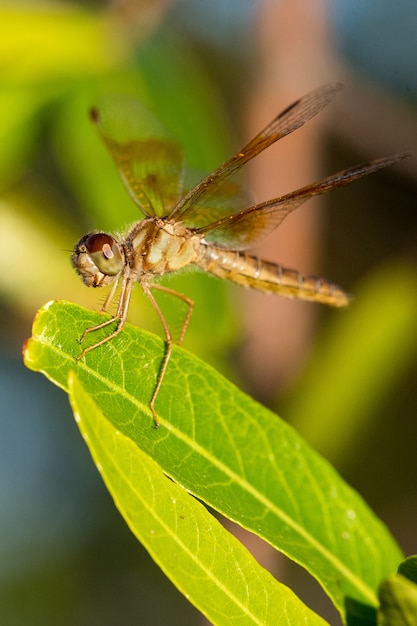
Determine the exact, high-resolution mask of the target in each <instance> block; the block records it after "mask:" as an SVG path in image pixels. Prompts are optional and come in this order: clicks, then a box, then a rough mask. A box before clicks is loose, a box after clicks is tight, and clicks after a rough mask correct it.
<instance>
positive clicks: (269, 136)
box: [170, 84, 341, 221]
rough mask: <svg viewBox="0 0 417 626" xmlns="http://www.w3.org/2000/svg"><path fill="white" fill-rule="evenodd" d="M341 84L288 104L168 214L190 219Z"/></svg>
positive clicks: (317, 90) (319, 90)
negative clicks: (219, 190)
mask: <svg viewBox="0 0 417 626" xmlns="http://www.w3.org/2000/svg"><path fill="white" fill-rule="evenodd" d="M340 88H341V85H340V84H335V85H324V86H323V87H319V88H318V89H316V90H314V91H312V92H310V93H309V94H307V95H306V96H304V97H302V98H300V99H299V100H297V101H296V102H294V103H293V104H292V105H291V106H289V107H287V108H286V109H285V110H284V111H282V113H280V114H279V115H278V116H277V117H276V118H275V119H274V120H272V122H271V123H270V124H268V126H266V127H265V128H264V129H263V130H262V131H261V132H260V133H258V134H257V135H256V137H254V138H253V139H252V140H251V141H250V142H249V143H248V144H246V146H244V147H243V148H242V149H241V150H240V151H239V152H238V153H237V154H235V156H233V157H231V158H230V159H228V160H227V161H225V162H224V163H223V164H222V165H220V167H218V168H217V169H216V170H214V172H212V173H211V174H209V175H208V176H207V177H206V178H205V179H204V180H202V181H201V182H200V183H199V184H198V185H196V186H195V187H194V188H193V189H191V190H190V191H189V192H188V193H187V194H186V195H185V196H184V198H183V199H182V200H180V202H179V203H178V204H177V206H176V207H175V208H174V210H173V211H172V213H171V214H170V218H176V219H178V220H180V219H181V220H182V219H184V220H185V219H186V220H187V221H193V215H194V213H198V211H199V210H200V208H199V205H200V204H201V202H202V201H203V200H207V198H209V197H210V196H211V195H212V194H213V193H214V192H216V190H217V189H218V188H219V187H220V186H221V185H223V184H224V183H225V182H226V181H227V180H229V178H230V177H231V176H233V174H235V173H236V172H237V171H238V170H240V169H241V167H242V166H243V165H245V163H247V162H248V161H250V160H251V159H253V158H254V157H255V156H256V155H257V154H259V153H260V152H262V151H263V150H265V149H266V148H268V147H269V146H270V145H272V144H273V143H275V142H276V141H278V140H279V139H282V138H283V137H285V136H286V135H289V134H290V133H292V132H294V131H295V130H297V128H300V126H302V125H303V124H305V123H306V122H307V121H308V120H310V119H311V118H312V117H314V116H315V115H317V113H319V111H321V110H322V109H323V108H324V107H325V106H326V105H327V104H328V103H329V102H330V101H331V100H332V98H333V97H334V96H335V94H336V93H337V92H338V91H339V90H340Z"/></svg>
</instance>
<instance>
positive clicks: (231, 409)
mask: <svg viewBox="0 0 417 626" xmlns="http://www.w3.org/2000/svg"><path fill="white" fill-rule="evenodd" d="M102 319H103V317H102V316H101V315H98V314H95V313H93V312H91V311H87V310H84V309H81V308H80V307H77V306H76V305H73V304H70V303H67V302H58V303H49V304H48V305H46V306H45V307H44V308H43V309H41V310H40V311H39V313H38V316H37V318H36V320H35V323H34V327H33V337H32V339H30V340H29V341H28V342H27V345H26V348H25V362H26V365H27V366H28V367H29V368H31V369H34V370H37V371H41V372H43V373H44V374H45V375H46V376H47V377H48V378H49V379H51V380H52V381H53V382H54V383H55V384H57V385H59V386H60V387H62V388H64V389H66V390H68V375H69V372H70V371H71V370H74V371H76V373H77V376H78V377H79V379H80V381H81V382H82V384H83V386H84V387H85V388H86V389H88V390H89V392H90V393H91V395H92V396H93V398H94V401H95V402H96V403H97V405H98V407H99V408H100V410H101V411H102V412H103V414H104V415H105V416H106V418H107V419H109V420H110V421H111V422H112V424H113V425H114V427H115V428H116V429H117V430H119V431H121V432H122V433H123V434H124V435H125V436H127V437H129V438H130V439H131V440H132V441H134V442H135V443H136V444H137V445H138V446H139V447H140V449H141V450H143V451H144V452H145V453H146V454H148V455H149V456H151V457H152V458H153V460H154V461H155V462H156V463H157V464H158V465H159V466H160V467H161V469H162V471H163V472H164V473H165V474H166V475H167V476H169V477H170V478H172V479H173V480H175V481H176V482H177V483H178V484H180V485H182V486H183V487H185V488H186V489H187V490H188V491H189V492H190V493H192V494H194V495H195V496H197V497H198V498H199V499H201V500H202V501H204V502H206V503H207V504H209V505H210V506H211V507H213V508H214V509H216V510H217V511H219V512H220V513H222V514H224V515H225V516H227V517H229V518H230V519H232V520H234V521H236V522H237V523H239V524H240V525H242V526H243V527H245V528H247V529H249V530H251V531H253V532H254V533H256V534H258V535H259V536H261V537H263V538H264V539H266V540H267V541H268V542H269V543H271V544H272V545H273V546H275V547H276V548H277V549H279V550H280V551H282V552H283V553H285V554H286V555H288V556H289V557H290V558H291V559H293V560H294V561H296V562H297V563H299V564H301V565H302V566H303V567H305V568H306V569H307V570H308V571H309V572H310V573H311V574H312V575H313V576H314V577H315V578H317V580H319V582H320V583H321V585H322V586H323V587H324V589H325V591H326V592H327V593H328V595H329V596H330V597H331V598H332V600H333V602H334V603H335V605H336V607H337V608H338V609H339V610H340V612H341V613H343V612H344V606H345V603H346V600H347V599H348V598H350V599H353V600H355V601H357V602H362V603H364V604H369V605H373V606H376V605H377V596H376V594H377V586H378V584H379V582H380V581H381V580H382V579H383V578H385V577H387V576H389V575H390V574H391V573H392V572H393V571H395V570H396V566H397V564H398V562H399V561H400V560H401V558H402V555H401V551H400V549H399V548H398V546H397V545H396V543H395V541H394V540H393V539H392V537H391V536H390V534H389V533H388V531H387V529H386V528H385V526H384V525H383V524H382V523H381V522H380V521H379V520H378V519H377V518H376V517H375V516H374V514H373V513H372V512H371V511H370V509H369V508H368V507H367V505H366V504H365V503H364V502H363V500H362V499H361V498H360V497H359V496H358V494H356V493H355V492H354V491H353V490H352V489H351V488H350V487H349V486H348V485H347V484H346V483H344V481H343V480H342V479H341V478H340V476H338V474H337V473H336V472H335V471H334V469H333V468H332V467H331V466H330V465H329V464H328V463H327V462H326V461H325V460H323V459H322V458H320V457H319V456H318V455H317V454H316V453H315V452H314V451H313V450H311V449H310V448H309V447H308V446H307V445H306V443H305V442H304V441H303V440H302V439H301V438H300V437H299V436H298V435H297V433H296V432H295V431H294V430H293V429H292V428H290V427H289V426H288V425H287V424H286V423H285V422H283V421H281V420H280V419H279V418H278V417H277V416H276V415H274V414H273V413H271V412H270V411H268V410H266V409H265V408H263V407H262V406H260V405H259V404H257V403H256V402H254V401H253V400H252V399H251V398H249V397H248V396H246V395H245V394H243V393H242V392H240V391H239V390H238V389H237V388H236V387H235V386H234V385H232V384H231V383H229V382H228V381H227V380H225V379H224V378H223V377H222V376H220V375H219V374H218V373H217V372H215V371H214V370H213V369H212V368H210V367H209V366H207V365H206V364H204V363H202V362H201V361H199V360H198V359H197V358H196V357H194V356H192V355H190V354H188V353H187V352H186V351H185V350H182V349H180V348H175V349H174V351H173V354H172V359H171V361H170V363H169V367H168V370H167V373H166V376H165V379H164V382H163V384H162V387H161V391H160V394H159V396H158V398H157V402H156V410H157V412H158V415H159V417H160V424H161V426H160V428H159V430H155V429H154V428H152V414H151V411H150V409H149V406H148V403H149V401H150V398H151V396H152V392H153V389H154V386H155V384H156V380H157V373H158V370H159V367H160V364H161V361H162V357H163V354H164V349H165V348H164V343H163V341H162V340H160V339H158V338H157V337H155V336H153V335H150V334H149V333H145V332H143V331H140V330H139V329H137V328H135V327H132V326H130V325H127V326H126V328H125V329H124V330H123V332H122V333H121V334H120V335H119V336H118V337H116V338H115V339H114V340H112V341H110V342H108V343H106V344H104V345H103V346H101V347H100V348H97V349H96V350H92V351H91V352H89V353H88V354H87V355H86V357H85V359H83V360H81V361H78V362H77V361H76V360H75V357H76V356H78V355H79V353H80V345H79V342H78V339H79V337H80V336H81V334H82V332H83V330H84V329H85V328H86V327H90V326H93V325H94V324H97V323H98V322H99V321H102ZM109 330H110V329H107V332H109ZM101 333H103V335H101ZM104 335H105V330H102V331H97V332H96V333H95V337H94V339H93V338H91V337H89V339H88V340H89V341H97V340H98V339H99V338H100V337H101V336H104Z"/></svg>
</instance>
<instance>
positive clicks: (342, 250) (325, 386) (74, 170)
mask: <svg viewBox="0 0 417 626" xmlns="http://www.w3.org/2000/svg"><path fill="white" fill-rule="evenodd" d="M416 32H417V6H416V4H415V2H414V1H413V0H399V1H398V2H396V3H395V6H394V5H393V3H391V2H389V1H388V0H380V1H379V2H378V3H375V2H374V1H373V0H333V1H332V2H330V1H329V0H310V1H309V2H305V1H304V2H302V1H301V0H281V1H280V2H274V1H272V0H258V1H249V0H239V1H238V2H235V1H233V0H210V1H209V0H201V1H198V2H197V0H194V1H193V0H177V1H175V0H130V1H129V0H114V1H113V2H111V1H109V2H101V1H99V0H97V1H93V0H91V1H85V2H58V1H55V2H38V1H35V0H31V1H30V2H29V1H27V2H23V1H19V2H0V235H1V246H0V263H1V270H2V271H1V272H0V315H1V325H0V333H1V334H0V340H1V358H0V397H1V401H0V415H1V419H0V619H1V623H2V624H7V625H8V626H20V625H23V624H24V625H26V624H31V625H32V626H33V625H38V624H39V626H40V625H42V626H48V625H49V624H50V625H51V626H52V625H55V624H57V623H59V624H60V625H64V626H65V625H68V626H72V625H75V624H77V626H80V625H84V624H85V625H87V624H88V626H94V625H95V624H97V625H98V624H100V625H101V626H107V625H113V624H123V625H130V624H132V625H133V624H146V625H149V626H152V625H157V624H158V625H159V624H161V623H164V624H170V625H173V626H175V625H176V624H178V625H180V624H181V625H182V626H185V625H188V624H190V625H194V624H204V619H203V618H202V617H201V616H200V615H199V613H198V612H197V611H196V610H195V609H193V607H191V606H190V605H189V604H188V603H187V601H186V600H185V599H184V598H183V597H182V596H181V594H180V593H179V592H177V591H176V589H175V588H174V587H173V586H172V585H171V584H170V583H169V581H167V580H166V579H165V577H164V576H163V575H162V574H161V572H160V571H159V570H158V568H157V567H156V566H155V565H154V564H153V562H152V561H151V559H150V557H149V556H148V555H147V554H146V553H145V552H144V550H143V549H142V548H141V546H139V545H138V544H137V543H136V541H135V539H134V538H133V536H131V534H130V532H129V530H128V529H127V527H126V526H125V525H124V523H123V522H122V520H121V518H119V515H118V513H117V511H116V509H115V507H114V505H113V503H112V501H111V499H110V496H109V495H108V494H107V492H106V491H105V489H104V487H103V485H102V484H101V481H100V478H99V476H98V473H97V472H96V470H95V468H94V466H93V463H92V462H91V460H90V458H89V455H88V452H87V449H86V448H85V445H84V443H83V441H82V440H81V437H79V434H78V431H77V428H76V426H75V423H74V422H73V419H72V415H71V412H70V409H69V406H68V403H67V399H66V396H65V394H64V393H62V392H61V391H60V390H58V389H56V388H54V387H53V386H52V385H51V384H49V383H48V382H47V381H46V380H45V379H44V378H43V377H42V376H40V375H37V374H34V373H33V372H29V371H27V370H25V368H24V366H23V364H22V359H21V346H22V344H23V342H24V340H25V339H26V338H27V337H29V336H30V333H31V323H32V320H33V317H34V315H35V313H36V311H37V309H38V308H39V307H40V306H42V305H43V304H45V303H46V302H47V301H48V300H50V299H66V300H71V301H74V302H77V303H79V304H83V305H85V306H88V307H91V308H99V306H100V304H101V299H100V296H101V294H100V293H97V291H95V290H88V289H87V288H85V287H84V285H83V284H82V283H81V281H80V279H79V278H78V277H77V276H76V275H75V273H74V271H73V270H72V268H71V265H70V260H69V257H70V252H71V250H72V247H73V245H74V243H75V242H76V241H78V239H79V238H80V237H81V236H82V235H83V234H84V233H85V232H87V231H88V230H90V229H93V228H97V229H103V230H106V229H110V230H116V231H123V229H124V228H125V227H126V226H127V225H129V224H130V223H132V222H134V221H135V220H136V219H139V218H140V214H139V213H138V211H137V209H136V207H135V206H134V204H133V203H132V202H131V200H130V199H129V198H128V196H127V194H126V192H125V191H124V189H123V187H122V185H121V183H120V181H119V179H118V176H117V173H116V171H115V168H114V166H113V163H112V162H111V159H110V157H109V156H108V155H107V153H106V151H105V148H104V147H103V145H102V144H101V143H100V141H99V139H98V137H97V135H96V134H95V131H94V128H92V125H91V124H90V122H89V120H88V115H87V111H88V109H89V107H90V106H91V105H92V104H94V102H95V101H96V99H97V98H98V97H99V96H100V95H102V94H106V93H126V94H128V95H133V96H135V97H137V98H139V99H140V100H142V101H143V102H145V104H146V105H147V106H148V107H149V108H150V109H152V110H153V111H154V112H155V113H156V114H157V116H158V117H159V118H160V119H161V121H162V122H163V123H164V124H165V125H166V126H167V127H168V129H169V130H170V132H172V133H174V135H175V136H176V137H177V138H178V140H179V141H180V142H181V143H182V144H183V145H184V148H185V151H186V154H187V159H188V163H189V165H190V167H191V168H193V169H194V170H195V171H197V172H201V174H204V173H206V172H207V171H209V170H210V169H213V168H214V167H215V166H217V165H218V164H219V163H220V162H221V161H222V160H224V159H225V158H227V157H228V156H230V155H231V154H232V152H234V151H236V149H238V148H239V147H240V146H241V145H243V143H244V142H245V141H246V140H248V139H250V138H251V136H252V135H254V134H255V133H256V132H257V131H259V130H260V129H261V128H262V127H263V126H264V125H265V124H266V123H267V122H269V121H270V120H271V119H272V118H273V117H274V116H275V115H276V114H277V113H278V112H279V111H280V110H281V109H283V108H285V107H286V106H287V105H288V104H290V103H291V102H292V101H293V100H294V99H296V98H298V97H299V96H301V95H303V94H304V93H307V92H308V91H309V90H311V89H313V88H315V87H317V86H318V85H320V84H322V83H326V82H331V81H341V82H343V83H344V85H345V87H344V90H343V92H342V93H341V94H339V95H338V97H337V98H336V100H335V101H334V103H332V104H331V105H330V106H329V107H328V109H326V110H325V111H324V112H322V113H321V114H320V115H319V116H318V118H317V119H315V120H313V121H311V122H310V123H309V124H308V125H307V127H305V128H303V129H300V130H298V131H297V133H295V134H294V136H291V137H289V138H287V139H285V140H283V141H282V142H280V143H279V145H276V146H274V147H272V148H270V149H269V150H268V151H267V152H266V153H265V154H263V155H260V156H259V157H258V158H257V159H256V160H255V161H254V162H253V163H252V164H250V165H249V166H247V168H246V170H245V172H244V178H243V179H242V182H243V183H244V184H245V186H246V188H247V189H248V190H249V191H250V193H251V194H252V196H253V197H254V198H255V200H256V201H257V202H260V201H262V200H265V199H269V198H272V197H276V196H278V195H280V194H281V193H286V192H288V191H290V190H292V189H295V188H296V187H300V186H303V185H305V184H308V183H310V182H313V181H314V180H318V179H319V178H320V177H324V176H327V175H329V174H330V173H332V172H336V171H337V170H340V169H343V168H345V167H349V166H350V165H352V164H354V163H357V162H360V161H366V160H369V159H372V158H376V157H379V156H384V155H389V154H393V153H395V152H401V151H404V150H414V151H415V152H417V73H416V72H415V58H416V56H417V40H416V37H415V33H416ZM416 158H417V157H416V156H415V155H414V156H413V157H411V158H409V159H407V160H405V161H403V162H402V163H401V164H400V165H397V166H395V168H392V169H391V170H389V171H385V172H382V173H380V174H378V175H374V176H372V177H369V179H366V180H362V181H360V182H359V183H357V184H355V185H353V186H351V187H350V188H347V189H344V190H341V191H338V192H334V193H331V194H330V195H328V196H327V197H326V198H323V199H321V200H320V201H318V202H317V201H311V202H309V203H308V204H307V205H306V206H305V207H304V206H303V207H302V208H300V209H299V210H298V211H296V212H295V213H294V214H293V215H291V216H290V217H289V218H288V219H287V220H286V222H285V223H284V224H283V225H282V227H280V228H279V229H278V230H277V231H276V233H274V234H273V235H271V236H270V237H269V238H268V239H267V240H266V241H265V243H263V244H262V246H260V247H259V249H257V253H259V254H261V255H262V256H263V257H265V258H267V259H270V260H275V261H279V262H281V263H283V264H284V265H287V266H290V267H295V268H297V269H299V270H301V271H304V272H306V273H316V274H319V275H322V276H325V277H326V278H328V279H330V280H333V281H335V282H337V283H339V284H340V285H342V286H343V287H344V288H345V289H346V290H348V291H349V292H351V293H352V294H353V295H354V301H353V303H352V305H351V306H350V307H349V309H348V310H346V311H332V310H327V309H325V308H324V307H322V306H320V305H315V304H310V303H302V302H295V301H285V300H284V299H280V298H277V297H272V296H267V295H264V294H259V293H252V292H249V291H245V290H242V289H239V288H238V287H235V286H233V285H226V284H223V283H222V282H221V281H217V280H215V279H212V278H210V277H207V276H204V275H202V274H192V273H190V274H187V275H185V276H180V277H178V278H175V280H174V279H172V280H170V286H172V287H174V288H176V289H178V290H180V291H183V292H184V293H185V294H186V295H188V296H190V297H192V298H193V299H194V300H195V303H196V304H195V313H194V314H193V318H192V321H191V324H190V327H189V331H188V334H187V337H186V341H185V344H184V345H185V347H186V348H187V349H189V350H191V351H192V352H194V353H195V354H197V355H198V356H200V357H201V358H203V359H205V360H207V361H209V362H210V363H212V364H213V365H214V366H215V367H217V368H218V369H220V370H221V371H223V372H224V373H225V374H226V375H227V376H228V377H229V378H231V379H232V380H234V381H235V382H236V383H237V384H238V385H239V386H240V387H241V388H243V389H245V390H246V391H248V392H249V393H251V394H252V395H253V396H254V397H255V398H257V399H259V400H260V401H262V402H264V403H266V404H267V405H268V406H270V407H272V408H273V409H274V410H276V412H277V413H278V414H279V415H281V416H282V417H283V418H284V419H286V420H288V421H289V422H290V423H292V424H293V425H294V426H295V427H296V428H297V429H298V431H299V432H300V433H301V434H302V435H303V436H304V437H305V438H306V439H307V440H308V441H309V442H310V443H311V445H312V446H313V447H315V448H316V449H317V450H318V451H319V452H320V453H322V454H323V455H324V456H325V457H326V458H328V459H329V460H330V461H331V462H332V463H333V464H334V465H335V467H336V468H337V469H338V470H339V471H340V472H341V474H342V475H343V476H344V477H345V478H346V480H348V481H349V482H350V483H351V484H352V485H353V486H354V487H355V488H356V489H357V490H358V491H359V492H360V493H361V494H362V495H363V497H364V498H365V499H366V500H367V502H368V503H369V504H370V506H371V507H372V508H373V509H374V510H375V511H376V513H377V514H378V515H379V516H380V517H382V519H383V520H384V521H385V522H386V523H387V524H388V525H389V527H390V529H391V530H392V532H393V534H394V535H395V536H396V538H397V539H398V541H399V542H400V544H401V546H402V547H403V549H404V550H405V552H406V553H407V554H410V553H413V552H416V551H417V546H416V539H415V519H416V515H417V491H416V483H417V470H416V466H415V460H414V459H415V452H414V442H415V441H416V434H417V433H416V428H417V427H416V420H415V415H416V409H417V400H416V376H417V324H416V319H417V269H416V261H417V254H416V250H417V245H416V244H417V211H416V191H417V189H416V185H417V176H416V174H417V167H416ZM139 292H140V290H139V289H138V290H137V294H136V295H135V298H134V303H133V306H132V310H131V316H130V319H131V321H133V322H134V323H136V324H139V325H141V326H143V327H146V328H148V329H150V330H153V331H155V332H159V333H160V329H159V327H158V320H157V319H156V316H155V315H154V314H153V313H152V311H151V310H150V308H149V305H148V304H147V303H146V302H145V301H144V299H143V297H142V295H141V294H140V293H139ZM236 532H237V533H238V534H240V536H241V537H242V538H243V539H244V540H245V541H246V542H247V544H248V546H249V547H250V549H251V550H252V551H253V552H254V553H255V555H256V556H257V558H258V559H259V560H260V561H261V562H262V563H263V564H264V565H265V566H266V567H268V568H269V569H270V570H271V571H272V572H273V573H274V575H276V576H278V577H279V579H280V580H283V581H284V582H286V583H287V584H288V585H290V586H292V587H293V588H294V589H295V591H296V593H298V594H299V596H300V597H301V598H302V599H303V600H304V601H305V602H307V603H308V604H309V605H310V606H311V607H312V608H314V609H316V610H318V611H320V613H321V614H322V615H323V616H325V617H326V618H327V619H328V620H330V621H331V623H332V624H337V623H339V622H338V617H337V616H336V615H335V613H334V611H333V609H332V607H331V606H330V605H329V602H328V601H327V599H326V598H324V597H323V595H322V594H321V593H320V592H319V590H318V587H317V585H316V584H315V583H314V581H311V580H310V579H309V577H308V576H307V575H306V574H305V573H304V572H302V571H301V570H300V569H299V568H297V567H295V566H293V565H291V564H289V563H288V562H287V561H285V560H284V559H283V558H280V557H279V555H277V554H276V553H275V552H273V551H272V550H270V549H269V548H268V547H267V546H265V545H263V544H261V542H258V541H257V540H256V539H254V538H252V537H250V536H247V534H246V533H244V532H243V531H240V530H239V529H236Z"/></svg>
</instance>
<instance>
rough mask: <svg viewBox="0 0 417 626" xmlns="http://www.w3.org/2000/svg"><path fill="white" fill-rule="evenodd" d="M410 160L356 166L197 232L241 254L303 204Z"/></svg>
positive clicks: (399, 157) (388, 159)
mask: <svg viewBox="0 0 417 626" xmlns="http://www.w3.org/2000/svg"><path fill="white" fill-rule="evenodd" d="M407 156H410V153H409V152H404V153H401V154H396V155H394V156H392V157H384V158H381V159H376V160H374V161H369V162H368V163H362V164H361V165H356V166H355V167H352V168H350V169H346V170H343V171H341V172H338V173H337V174H333V175H332V176H329V177H328V178H325V179H323V180H322V181H321V182H319V183H314V184H312V185H307V186H306V187H302V188H301V189H297V190H296V191H292V192H291V193H288V194H286V195H285V196H281V197H280V198H274V199H273V200H268V201H266V202H262V203H261V204H256V205H254V206H252V207H249V208H248V209H246V210H245V211H240V212H238V213H234V214H233V215H228V216H225V217H223V218H221V219H219V220H217V221H216V222H213V223H211V224H208V225H206V226H203V227H201V228H199V229H197V232H198V233H200V234H203V235H206V236H207V239H208V240H210V241H213V242H215V243H218V244H220V245H222V244H223V245H225V246H227V247H229V248H233V249H235V250H244V249H246V248H249V247H251V246H253V245H255V244H257V243H259V242H260V241H261V240H262V239H263V238H264V237H266V236H267V235H269V233H270V232H272V231H273V230H274V229H275V228H277V226H279V225H280V224H281V222H282V221H283V220H284V219H285V218H286V217H287V215H289V213H291V212H292V211H294V209H296V208H298V207H299V206H300V205H301V204H303V202H305V201H306V200H308V199H309V198H312V197H313V196H318V195H320V194H322V193H325V192H326V191H330V190H331V189H337V188H338V187H343V186H344V185H348V184H349V183H352V182H353V181H355V180H357V179H358V178H362V176H366V175H368V174H371V173H372V172H377V171H378V170H380V169H383V168H385V167H389V166H390V165H394V164H395V163H398V161H401V160H402V159H404V158H405V157H407Z"/></svg>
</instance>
